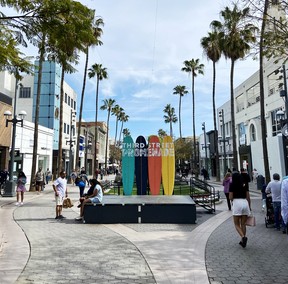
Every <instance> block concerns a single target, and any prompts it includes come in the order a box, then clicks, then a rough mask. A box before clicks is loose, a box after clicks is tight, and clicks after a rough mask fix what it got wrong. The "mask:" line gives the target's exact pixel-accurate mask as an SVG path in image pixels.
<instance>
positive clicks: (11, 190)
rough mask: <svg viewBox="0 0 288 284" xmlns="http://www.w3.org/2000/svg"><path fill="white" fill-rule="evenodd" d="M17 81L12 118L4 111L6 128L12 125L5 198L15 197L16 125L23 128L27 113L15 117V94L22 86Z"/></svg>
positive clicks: (10, 114)
mask: <svg viewBox="0 0 288 284" xmlns="http://www.w3.org/2000/svg"><path fill="white" fill-rule="evenodd" d="M18 82H19V80H18V78H16V83H15V98H14V111H13V112H14V114H13V118H12V119H9V117H11V116H12V113H11V112H10V111H5V112H4V116H5V117H6V127H8V124H9V122H11V123H12V141H11V150H10V164H9V180H8V182H7V184H6V187H5V193H4V195H3V196H5V197H13V196H15V195H16V194H15V186H16V185H15V182H14V180H13V171H14V158H15V139H16V125H17V123H18V122H20V124H21V127H23V120H24V118H25V116H26V115H27V113H26V112H25V111H24V110H22V111H20V113H19V117H20V119H18V118H17V115H16V101H17V93H18V87H19V86H20V85H21V86H22V84H18Z"/></svg>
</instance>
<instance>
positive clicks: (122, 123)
mask: <svg viewBox="0 0 288 284" xmlns="http://www.w3.org/2000/svg"><path fill="white" fill-rule="evenodd" d="M123 125H124V121H122V122H121V130H120V133H119V140H118V141H119V145H120V141H121V135H122V131H123Z"/></svg>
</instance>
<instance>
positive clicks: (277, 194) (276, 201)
mask: <svg viewBox="0 0 288 284" xmlns="http://www.w3.org/2000/svg"><path fill="white" fill-rule="evenodd" d="M265 191H266V193H268V194H269V193H271V195H272V203H273V209H274V224H275V229H276V230H278V231H280V220H281V181H280V175H279V174H277V173H275V174H273V180H272V181H270V182H269V183H268V184H267V187H266V190H265ZM282 227H283V230H284V226H283V225H282Z"/></svg>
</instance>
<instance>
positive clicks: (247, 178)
mask: <svg viewBox="0 0 288 284" xmlns="http://www.w3.org/2000/svg"><path fill="white" fill-rule="evenodd" d="M241 176H242V181H243V184H244V187H245V189H246V190H247V191H249V182H250V181H251V179H250V176H249V174H248V173H247V171H246V169H243V168H242V169H241Z"/></svg>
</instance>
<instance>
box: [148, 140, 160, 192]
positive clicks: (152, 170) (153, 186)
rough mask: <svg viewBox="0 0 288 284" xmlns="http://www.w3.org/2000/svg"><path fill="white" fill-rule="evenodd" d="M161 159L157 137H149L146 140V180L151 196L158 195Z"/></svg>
mask: <svg viewBox="0 0 288 284" xmlns="http://www.w3.org/2000/svg"><path fill="white" fill-rule="evenodd" d="M161 171H162V157H161V144H160V140H159V138H158V136H156V135H151V136H150V137H149V139H148V180H149V187H150V193H151V195H158V194H159V193H160V186H161Z"/></svg>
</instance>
